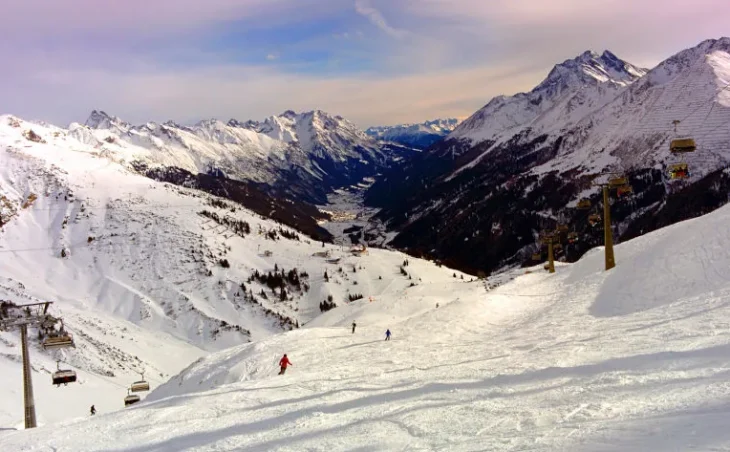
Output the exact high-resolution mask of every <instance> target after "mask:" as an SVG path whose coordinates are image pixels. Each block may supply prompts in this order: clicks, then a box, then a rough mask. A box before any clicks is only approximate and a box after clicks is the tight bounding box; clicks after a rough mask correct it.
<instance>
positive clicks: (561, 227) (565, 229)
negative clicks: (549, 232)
mask: <svg viewBox="0 0 730 452" xmlns="http://www.w3.org/2000/svg"><path fill="white" fill-rule="evenodd" d="M568 230H570V228H569V227H568V225H567V224H559V225H558V227H557V231H558V233H560V232H568Z"/></svg>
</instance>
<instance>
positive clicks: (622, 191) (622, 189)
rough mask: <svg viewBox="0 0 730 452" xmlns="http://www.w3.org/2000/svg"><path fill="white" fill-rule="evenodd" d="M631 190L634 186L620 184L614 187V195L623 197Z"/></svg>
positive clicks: (632, 190) (630, 192)
mask: <svg viewBox="0 0 730 452" xmlns="http://www.w3.org/2000/svg"><path fill="white" fill-rule="evenodd" d="M633 192H634V188H633V187H632V186H631V185H629V184H626V185H621V186H619V187H617V188H616V196H618V197H619V198H623V197H624V196H626V195H630V194H632V193H633Z"/></svg>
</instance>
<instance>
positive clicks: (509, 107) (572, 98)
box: [449, 51, 647, 145]
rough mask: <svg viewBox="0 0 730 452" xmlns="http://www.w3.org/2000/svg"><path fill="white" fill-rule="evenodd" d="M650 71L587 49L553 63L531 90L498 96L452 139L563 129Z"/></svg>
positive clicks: (482, 138)
mask: <svg viewBox="0 0 730 452" xmlns="http://www.w3.org/2000/svg"><path fill="white" fill-rule="evenodd" d="M646 72H647V70H646V69H642V68H639V67H636V66H634V65H632V64H630V63H627V62H626V61H624V60H621V59H620V58H618V57H617V56H615V55H614V54H613V53H611V52H609V51H605V52H603V54H601V55H599V54H597V53H595V52H592V51H587V52H585V53H583V54H581V55H580V56H578V57H576V58H574V59H571V60H566V61H564V62H563V63H560V64H557V65H555V67H553V69H552V70H551V71H550V73H549V74H548V76H547V78H545V80H543V81H542V83H540V84H539V85H537V86H536V87H535V88H534V89H533V90H532V91H530V92H528V93H519V94H516V95H514V96H509V97H508V96H498V97H495V98H494V99H492V100H491V101H490V102H489V103H488V104H487V105H486V106H484V107H483V108H482V109H481V110H479V111H477V112H476V113H475V114H474V115H472V116H471V117H469V118H468V119H467V120H465V121H464V122H463V123H461V124H460V125H459V126H458V127H457V128H456V129H455V130H454V132H453V133H452V134H451V135H450V136H449V138H452V139H467V140H469V142H470V143H471V144H472V145H474V144H477V143H479V142H482V141H485V140H497V141H498V140H500V139H504V140H506V139H509V137H511V136H514V135H515V134H518V133H519V132H521V131H522V130H525V129H526V128H530V129H531V130H532V131H533V133H535V134H540V133H546V132H553V131H559V130H561V129H565V128H567V127H570V126H572V125H573V124H575V123H576V122H577V121H578V120H580V119H582V118H583V117H585V116H586V115H587V114H590V113H591V112H593V111H596V110H598V109H600V108H602V107H603V106H604V105H606V104H607V103H608V102H610V101H611V100H613V99H614V98H615V97H616V95H617V94H618V93H619V92H620V91H622V90H623V89H624V88H625V87H626V86H629V85H631V84H632V83H634V82H636V81H637V80H639V79H640V78H641V77H643V76H644V75H645V74H646Z"/></svg>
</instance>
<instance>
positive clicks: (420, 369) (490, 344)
mask: <svg viewBox="0 0 730 452" xmlns="http://www.w3.org/2000/svg"><path fill="white" fill-rule="evenodd" d="M728 220H730V208H723V209H720V210H718V211H716V212H714V213H712V214H709V215H707V216H705V217H702V218H699V219H695V220H692V221H687V222H684V223H680V224H677V225H674V226H672V227H669V228H666V229H663V230H661V231H657V232H655V233H652V234H648V235H647V236H645V237H641V238H638V239H636V240H633V241H631V242H627V243H624V244H621V245H618V246H617V247H616V257H617V262H618V266H617V267H616V268H615V269H614V270H612V271H610V272H604V271H602V265H603V256H602V253H601V250H594V251H593V252H591V253H589V254H588V255H587V256H586V257H585V258H584V259H583V260H581V261H580V262H578V263H576V264H573V265H559V266H558V272H557V273H556V274H555V275H549V274H547V273H544V272H542V271H540V270H539V268H540V267H539V266H538V267H535V268H532V269H529V270H527V271H530V273H529V274H522V275H519V274H521V273H524V270H521V271H515V272H513V274H512V275H511V276H518V275H519V276H518V277H517V278H516V279H515V280H514V281H512V282H509V283H506V284H504V285H502V286H500V287H498V288H496V289H493V290H491V291H487V290H486V289H485V286H484V284H483V283H482V282H473V283H463V284H462V283H460V282H453V281H452V282H451V283H438V284H431V285H426V284H423V285H421V286H417V287H415V288H411V289H408V290H407V291H406V293H404V294H400V293H392V294H391V295H387V296H386V295H383V296H382V297H380V298H379V300H378V301H377V302H372V303H370V302H368V301H365V300H363V301H358V302H355V303H352V304H349V305H347V306H344V307H341V308H338V309H335V310H332V311H330V312H328V313H326V314H324V315H323V316H321V317H319V318H317V319H315V320H314V321H312V322H310V324H308V325H307V326H306V327H305V328H302V329H300V330H296V331H292V332H289V333H285V334H281V335H277V336H274V337H271V338H269V339H265V340H262V341H257V342H255V343H252V344H246V345H242V346H240V347H236V348H233V349H229V350H225V351H221V352H218V353H216V354H213V355H210V356H206V357H204V358H202V359H201V360H199V361H197V362H195V363H194V364H192V365H191V366H189V367H188V368H187V369H185V370H184V371H183V372H181V373H180V374H179V375H178V376H176V377H174V378H173V379H171V380H170V381H169V382H168V383H167V384H164V385H162V386H161V387H159V388H158V389H156V390H155V391H154V392H153V393H151V394H150V396H149V397H148V399H147V401H145V402H144V403H143V404H140V405H138V406H135V407H133V408H131V409H127V410H125V412H124V413H123V414H121V413H113V414H102V415H100V416H97V418H95V419H92V420H90V421H87V420H84V421H71V422H69V423H66V424H64V426H63V428H62V429H60V428H50V427H48V428H46V427H44V428H39V429H37V430H35V431H29V432H18V433H8V434H5V435H3V436H0V447H3V448H9V450H45V448H48V447H53V448H55V449H56V450H59V451H63V450H109V451H111V450H125V451H161V450H195V451H213V450H252V451H253V450H256V451H258V450H281V451H294V450H322V451H324V450H328V451H329V450H403V449H406V450H455V451H476V450H489V451H518V450H519V451H523V450H541V451H548V450H555V451H564V450H571V451H608V450H622V451H646V450H724V449H725V448H728V447H730V432H728V431H727V429H726V428H724V426H725V425H726V423H727V419H728V416H730V383H728V378H727V377H728V368H729V364H730V362H729V361H728V356H730V355H729V353H730V330H729V329H728V326H729V325H730V303H728V302H727V297H728V295H730V277H727V276H724V275H723V273H722V272H719V271H715V270H714V269H715V268H723V267H725V266H727V265H728V264H730V253H728V252H727V251H726V250H727V249H728V246H727V245H728V244H729V242H728V237H727V235H726V234H725V233H724V232H723V230H724V228H723V226H724V225H726V224H727V222H728ZM677 244H683V245H685V246H686V248H687V249H688V250H690V249H691V250H692V251H687V252H685V253H681V252H677V251H676V248H677V247H676V246H674V247H672V246H670V245H677ZM411 265H415V264H411ZM437 302H438V303H439V307H438V308H436V306H435V303H437ZM352 320H356V321H357V322H358V328H357V330H356V332H355V334H352V333H351V331H350V323H351V321H352ZM386 328H390V329H391V331H392V332H393V339H392V340H391V341H390V342H385V341H383V339H384V336H383V333H384V331H385V329H386ZM283 353H288V355H289V357H290V359H291V360H292V362H293V364H294V365H293V367H290V368H289V370H288V371H287V374H286V375H285V376H281V377H279V376H276V373H277V371H278V368H277V362H278V359H279V358H280V357H281V355H282V354H283ZM72 432H73V433H72Z"/></svg>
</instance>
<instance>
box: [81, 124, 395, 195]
mask: <svg viewBox="0 0 730 452" xmlns="http://www.w3.org/2000/svg"><path fill="white" fill-rule="evenodd" d="M69 130H70V131H71V133H72V134H73V136H74V137H75V138H77V139H79V140H81V141H83V142H85V143H87V144H91V145H94V146H97V147H99V148H104V149H105V150H106V151H107V152H108V153H109V155H111V156H118V157H120V158H123V159H125V160H126V161H128V162H131V161H135V162H137V163H143V164H145V165H146V166H148V167H154V166H162V167H169V168H179V169H182V170H185V171H188V172H191V173H193V174H197V173H206V174H207V173H216V174H220V175H224V176H226V177H228V178H231V179H236V180H239V181H244V182H251V183H255V184H257V185H259V186H261V187H267V188H269V189H272V190H273V192H275V193H279V194H284V195H286V196H290V197H295V198H298V199H302V200H306V201H309V202H320V203H323V202H325V201H326V194H327V193H328V192H329V191H331V190H332V189H333V188H337V187H340V186H347V185H350V184H353V183H357V182H358V181H360V180H361V179H362V178H363V177H367V176H372V175H373V174H375V172H377V170H378V169H379V168H381V167H382V166H383V165H384V164H385V163H386V162H387V161H388V160H389V158H390V155H391V150H392V148H393V146H392V145H384V144H380V143H378V142H377V141H376V140H375V139H373V138H371V137H369V136H368V135H366V134H365V133H364V132H363V131H361V130H359V129H358V128H357V127H356V126H355V125H354V124H352V123H351V122H349V121H347V120H346V119H344V118H342V117H340V116H332V115H329V114H327V113H325V112H322V111H319V110H315V111H310V112H306V113H299V114H298V113H295V112H293V111H286V112H284V113H283V114H281V115H279V116H271V117H269V118H266V119H265V120H264V121H262V122H256V121H246V122H241V121H237V120H235V119H231V120H229V121H228V122H227V123H224V122H222V121H219V120H217V119H208V120H204V121H200V122H198V123H197V124H195V125H193V126H190V127H188V126H181V125H178V124H176V123H174V122H170V121H168V122H166V123H163V124H157V123H155V122H149V123H146V124H143V125H137V126H133V125H130V124H128V123H126V122H124V121H122V120H121V119H119V118H117V117H113V116H110V115H108V114H106V113H104V112H100V111H94V112H92V113H91V116H90V117H89V119H88V120H87V121H86V123H85V124H84V125H80V124H77V123H74V124H71V126H70V128H69Z"/></svg>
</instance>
